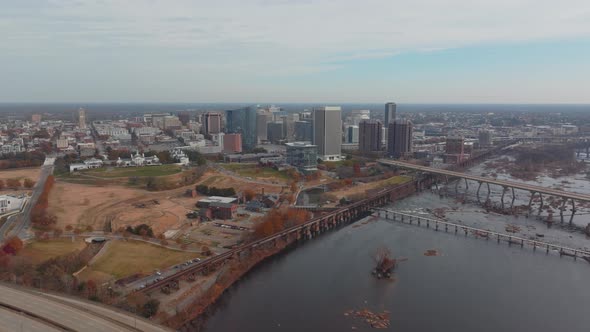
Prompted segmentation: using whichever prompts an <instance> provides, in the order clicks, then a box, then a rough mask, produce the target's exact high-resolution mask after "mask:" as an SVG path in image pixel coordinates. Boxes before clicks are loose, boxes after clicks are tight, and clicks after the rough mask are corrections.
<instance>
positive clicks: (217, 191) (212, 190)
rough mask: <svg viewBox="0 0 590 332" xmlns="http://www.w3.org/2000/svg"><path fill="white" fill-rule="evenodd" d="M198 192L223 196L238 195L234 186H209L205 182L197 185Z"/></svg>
mask: <svg viewBox="0 0 590 332" xmlns="http://www.w3.org/2000/svg"><path fill="white" fill-rule="evenodd" d="M195 189H196V190H197V192H198V193H199V194H201V195H206V196H223V197H231V196H235V195H236V190H235V189H234V188H233V187H229V188H217V187H209V186H207V185H204V184H199V185H197V186H196V187H195Z"/></svg>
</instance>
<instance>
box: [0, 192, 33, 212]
mask: <svg viewBox="0 0 590 332" xmlns="http://www.w3.org/2000/svg"><path fill="white" fill-rule="evenodd" d="M26 200H27V196H26V195H0V213H8V212H12V211H18V210H20V209H21V208H22V207H23V205H24V204H25V202H26Z"/></svg>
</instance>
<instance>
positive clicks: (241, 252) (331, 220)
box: [138, 181, 416, 293]
mask: <svg viewBox="0 0 590 332" xmlns="http://www.w3.org/2000/svg"><path fill="white" fill-rule="evenodd" d="M414 192H416V184H415V182H413V181H411V182H407V183H404V184H400V185H396V186H394V187H391V188H386V189H383V190H381V191H379V192H376V193H373V194H372V195H371V196H369V197H367V198H365V199H363V200H361V201H358V202H356V203H352V204H349V205H347V206H345V207H341V208H339V209H337V210H335V211H332V212H326V213H325V214H323V215H321V216H319V217H316V218H313V219H311V220H309V221H307V222H305V223H304V224H301V225H296V226H293V227H290V228H287V229H285V230H283V231H281V232H279V233H277V234H274V235H271V236H268V237H265V238H262V239H259V240H257V241H254V242H251V243H248V244H245V245H242V246H239V247H236V248H234V249H232V250H230V251H228V252H225V253H223V254H220V255H217V256H214V257H211V258H209V259H206V260H203V261H201V262H199V263H197V264H194V265H193V266H191V267H190V268H187V269H185V270H182V271H179V272H178V273H176V274H174V275H171V276H168V277H165V278H164V279H162V280H160V281H157V282H154V283H151V284H149V285H146V287H145V288H143V289H141V290H138V292H146V293H149V292H152V291H154V290H157V289H160V290H161V291H163V292H165V293H168V292H170V291H172V290H175V289H178V288H179V283H180V282H181V280H184V281H188V282H191V281H194V280H195V279H196V277H197V276H198V275H202V274H207V273H208V272H209V271H212V270H215V269H217V268H218V267H220V266H222V265H223V264H224V263H226V262H227V261H229V260H232V259H238V260H239V259H241V258H242V257H245V256H247V255H249V254H250V253H251V251H252V250H255V249H256V248H258V247H261V248H265V247H275V246H276V245H277V243H278V241H287V242H289V243H290V242H294V241H296V240H305V239H312V238H314V237H316V236H317V235H319V234H321V233H323V232H326V231H328V230H331V229H335V228H337V227H340V226H342V225H345V224H348V223H350V222H352V221H354V220H357V219H359V218H360V217H363V216H367V215H370V213H371V209H372V208H375V207H378V206H383V205H386V204H388V203H390V202H393V201H396V200H398V199H401V198H405V197H407V196H409V195H411V194H413V193H414Z"/></svg>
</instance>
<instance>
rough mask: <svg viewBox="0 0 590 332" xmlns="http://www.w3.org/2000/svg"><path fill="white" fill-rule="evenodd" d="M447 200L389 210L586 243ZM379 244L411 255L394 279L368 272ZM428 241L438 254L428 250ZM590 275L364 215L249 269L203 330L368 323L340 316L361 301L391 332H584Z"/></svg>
mask: <svg viewBox="0 0 590 332" xmlns="http://www.w3.org/2000/svg"><path fill="white" fill-rule="evenodd" d="M453 204H457V203H455V202H454V201H453V200H452V199H450V198H444V199H440V198H439V196H438V195H434V194H431V193H424V194H421V195H415V196H412V197H410V198H407V199H405V200H402V201H400V202H397V203H395V204H394V205H393V206H390V208H395V209H396V210H400V211H413V212H414V213H418V214H422V215H424V214H427V213H428V212H427V211H428V210H427V209H426V208H425V207H435V206H446V207H450V208H455V210H454V211H453V213H449V215H448V218H449V220H450V221H455V222H457V221H462V222H464V223H465V224H475V225H478V223H482V224H483V225H484V226H491V225H496V226H497V227H503V226H502V223H519V222H520V223H523V224H528V227H526V226H523V232H526V231H528V232H541V231H542V232H545V233H547V236H548V237H549V238H550V240H552V241H554V242H563V243H565V244H571V245H572V246H576V247H584V246H585V245H586V243H587V242H588V240H586V239H585V238H584V237H583V236H582V235H580V234H576V233H568V232H564V231H563V230H554V229H547V228H546V226H545V225H544V224H542V223H540V222H538V221H536V220H534V219H525V218H522V217H521V218H515V217H507V216H501V215H494V214H483V213H481V211H478V209H479V208H478V207H475V206H469V205H463V206H459V205H457V206H454V205H453ZM367 221H368V222H367ZM498 225H499V226H498ZM479 226H482V225H479ZM533 228H534V229H533ZM381 246H386V247H387V248H389V249H390V250H391V251H392V253H393V254H394V256H396V257H404V258H408V260H407V261H405V262H402V263H400V265H399V266H398V268H397V270H396V272H395V280H394V281H386V280H377V279H375V278H374V277H373V276H372V275H371V274H370V271H371V270H372V269H373V267H374V263H373V260H372V254H373V253H374V252H375V250H377V249H378V248H379V247H381ZM428 249H436V250H438V251H439V252H440V254H441V255H440V256H435V257H429V256H425V255H424V252H425V251H426V250H428ZM588 280H590V265H589V264H588V263H587V262H585V261H584V260H582V259H579V260H578V261H573V259H572V258H569V257H563V258H559V255H556V254H554V253H551V254H549V255H546V254H545V253H544V252H542V251H537V252H533V251H532V250H530V249H527V248H524V249H521V248H520V247H517V246H512V247H509V246H507V245H506V244H497V243H496V242H495V241H485V240H481V239H475V238H472V237H464V236H462V235H455V234H454V233H443V232H435V231H433V230H431V229H425V228H418V227H416V226H412V225H403V224H400V223H397V222H394V221H388V220H384V219H380V218H376V217H369V218H367V219H366V220H365V222H357V223H356V224H354V225H349V226H347V227H344V228H342V229H339V230H337V231H332V232H328V233H326V234H324V235H322V236H320V238H317V239H314V240H312V241H308V242H306V243H304V244H302V245H300V246H299V247H297V248H296V249H292V250H288V251H287V252H284V253H282V254H280V255H278V256H276V257H274V258H271V259H269V260H268V261H266V262H264V263H263V264H261V265H259V266H258V267H256V268H255V269H253V270H252V271H251V272H250V273H249V274H248V275H247V276H246V277H245V278H243V279H242V280H241V281H240V282H238V283H237V284H235V285H234V286H233V287H232V288H231V289H230V290H228V291H227V292H226V293H225V294H224V295H223V296H222V297H221V298H220V299H219V301H218V302H217V304H216V305H214V306H213V312H212V314H211V315H210V317H209V318H208V319H207V320H206V323H205V326H204V328H203V330H204V331H208V332H217V331H219V332H222V331H223V332H227V331H260V332H266V331H350V330H356V331H370V330H373V328H371V327H370V326H369V325H367V324H366V323H365V322H364V321H362V320H360V319H357V318H354V317H351V316H346V315H344V313H345V312H347V311H349V310H351V309H354V310H360V309H364V308H367V309H369V310H371V311H373V312H378V311H379V312H380V311H383V310H388V311H389V312H390V313H391V327H390V328H389V330H392V331H469V332H471V331H537V332H539V331H557V330H561V331H588V329H589V328H590V315H588V314H587V303H588V300H590V288H589V287H587V283H588ZM187 330H191V328H187Z"/></svg>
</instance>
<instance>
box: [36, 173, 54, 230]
mask: <svg viewBox="0 0 590 332" xmlns="http://www.w3.org/2000/svg"><path fill="white" fill-rule="evenodd" d="M54 185H55V178H54V177H53V175H50V176H48V177H47V181H45V186H44V187H43V192H41V195H40V196H39V199H38V200H37V203H36V204H35V206H33V209H32V210H31V222H32V223H33V227H35V228H37V229H40V230H45V231H47V230H51V229H52V228H53V226H54V225H55V224H56V223H57V217H56V216H54V215H51V214H49V212H48V211H47V208H48V207H49V192H51V189H52V188H53V186H54Z"/></svg>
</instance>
